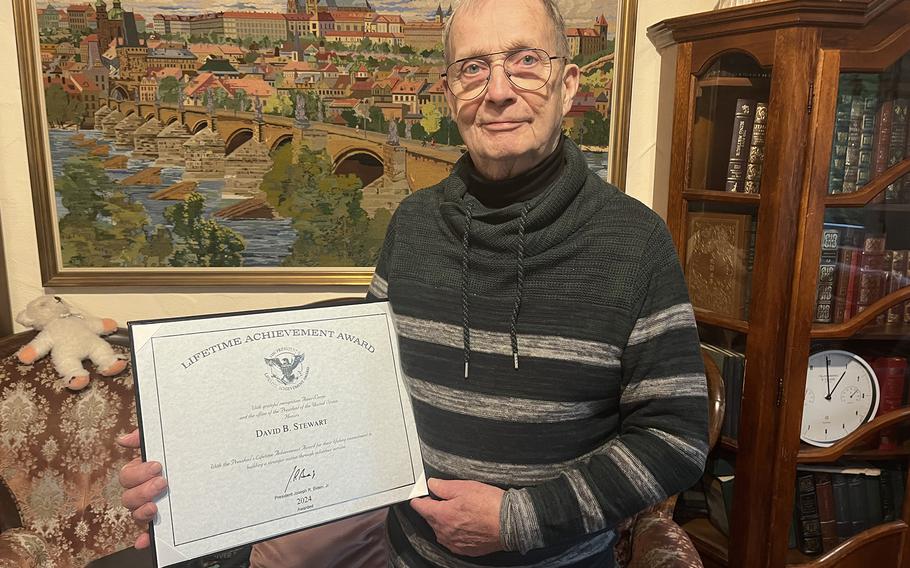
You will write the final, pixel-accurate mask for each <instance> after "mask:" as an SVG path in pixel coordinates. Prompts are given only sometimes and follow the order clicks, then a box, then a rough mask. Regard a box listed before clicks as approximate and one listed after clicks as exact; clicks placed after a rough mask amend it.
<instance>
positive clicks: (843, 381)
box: [800, 350, 879, 447]
mask: <svg viewBox="0 0 910 568" xmlns="http://www.w3.org/2000/svg"><path fill="white" fill-rule="evenodd" d="M878 399H879V393H878V380H877V379H876V377H875V373H874V372H873V371H872V367H870V366H869V364H868V363H866V362H865V361H864V360H863V359H862V358H860V357H859V356H857V355H855V354H853V353H850V352H849V351H839V350H828V351H820V352H818V353H815V354H813V355H812V356H810V357H809V369H808V371H807V372H806V396H805V400H804V402H803V425H802V429H801V431H800V438H801V439H802V440H803V441H804V442H806V443H809V444H812V445H815V446H822V447H827V446H830V445H832V444H833V443H834V442H837V441H838V440H840V439H841V438H843V437H845V436H847V435H848V434H850V433H851V432H853V431H854V430H856V429H857V428H859V427H860V426H861V425H863V424H865V423H866V422H868V421H869V420H872V418H874V417H875V412H876V410H878Z"/></svg>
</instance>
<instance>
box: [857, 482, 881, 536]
mask: <svg viewBox="0 0 910 568" xmlns="http://www.w3.org/2000/svg"><path fill="white" fill-rule="evenodd" d="M880 478H881V476H880V475H879V476H877V477H875V476H862V477H861V479H862V480H863V485H864V486H865V488H866V500H865V505H866V514H865V516H866V528H871V527H874V526H876V525H880V524H881V523H882V521H883V520H884V518H883V516H882V489H881V481H880Z"/></svg>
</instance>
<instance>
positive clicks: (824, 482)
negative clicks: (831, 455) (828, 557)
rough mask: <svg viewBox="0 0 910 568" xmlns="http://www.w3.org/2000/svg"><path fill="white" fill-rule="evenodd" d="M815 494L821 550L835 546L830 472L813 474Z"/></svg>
mask: <svg viewBox="0 0 910 568" xmlns="http://www.w3.org/2000/svg"><path fill="white" fill-rule="evenodd" d="M815 495H816V499H817V501H818V522H819V526H820V527H821V533H822V551H823V552H828V551H829V550H831V549H832V548H834V547H835V546H837V543H838V538H837V519H836V517H835V512H834V487H833V485H832V482H831V474H830V473H825V472H821V473H816V474H815Z"/></svg>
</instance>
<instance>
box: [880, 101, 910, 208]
mask: <svg viewBox="0 0 910 568" xmlns="http://www.w3.org/2000/svg"><path fill="white" fill-rule="evenodd" d="M908 106H910V101H908V100H907V99H895V101H894V107H893V110H892V113H891V114H892V116H891V122H892V124H891V132H890V137H889V138H890V139H889V140H888V142H890V143H889V144H888V167H891V166H893V165H895V164H897V163H899V162H900V161H901V160H903V159H904V152H905V151H906V147H907V111H908ZM881 136H882V137H883V138H884V135H883V134H882V135H881ZM901 184H902V182H901V180H896V181H895V182H894V183H892V184H890V185H889V186H888V188H887V189H885V202H887V203H897V202H899V201H900V198H901Z"/></svg>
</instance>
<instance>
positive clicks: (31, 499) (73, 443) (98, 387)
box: [0, 338, 142, 568]
mask: <svg viewBox="0 0 910 568" xmlns="http://www.w3.org/2000/svg"><path fill="white" fill-rule="evenodd" d="M25 339H27V338H25ZM115 349H116V350H117V351H118V352H120V353H126V350H125V349H124V348H122V347H115ZM134 416H135V406H134V397H133V378H132V375H131V374H130V373H129V371H127V372H125V373H123V374H121V375H120V376H118V377H113V378H106V377H102V376H100V375H98V374H96V373H95V372H92V378H91V384H90V386H89V387H88V388H87V389H85V390H83V391H81V392H78V393H72V392H70V391H68V390H66V388H65V385H64V381H63V380H62V379H60V378H59V377H58V376H57V374H56V373H55V372H54V369H53V367H52V366H51V364H50V358H49V357H44V358H43V359H41V360H39V361H38V362H36V363H35V364H34V365H22V364H20V363H19V361H18V360H17V359H16V357H15V355H10V356H7V357H4V358H3V359H0V477H2V478H3V480H4V481H5V482H6V484H7V485H8V487H9V489H10V492H11V493H12V495H13V498H14V500H15V502H16V505H17V506H18V509H19V514H20V516H21V518H22V526H23V529H24V530H25V531H27V532H28V533H31V534H34V535H37V536H38V537H40V538H41V539H43V540H44V542H45V543H47V551H46V554H47V559H48V561H49V563H48V565H49V566H55V567H59V568H68V567H70V566H73V567H75V566H79V567H81V566H85V564H86V563H87V562H89V561H90V560H92V559H94V558H96V557H99V556H104V555H107V554H110V553H112V552H114V551H117V550H120V549H122V548H126V547H128V546H131V545H132V543H133V541H134V540H135V538H136V537H137V536H138V534H139V533H140V531H141V530H142V529H140V528H139V527H138V526H137V525H136V524H135V523H133V521H132V519H131V518H130V516H129V512H128V511H127V510H126V509H125V508H124V507H122V506H121V505H120V486H119V484H118V482H117V475H118V473H119V471H120V468H121V467H122V466H123V465H124V464H126V463H127V462H128V461H129V460H130V459H132V458H133V457H134V455H133V452H132V451H130V450H125V449H122V448H120V447H119V446H117V445H116V444H114V439H115V438H116V437H117V436H119V435H121V434H124V433H126V432H129V431H131V430H132V429H133V428H134V427H135V418H134ZM3 535H4V536H5V535H7V533H6V532H5V533H3ZM0 550H2V549H0ZM0 556H2V553H0Z"/></svg>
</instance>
